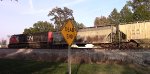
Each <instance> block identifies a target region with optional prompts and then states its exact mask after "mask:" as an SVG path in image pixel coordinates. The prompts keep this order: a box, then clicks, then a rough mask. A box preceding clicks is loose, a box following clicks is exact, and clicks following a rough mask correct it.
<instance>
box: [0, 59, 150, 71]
mask: <svg viewBox="0 0 150 74" xmlns="http://www.w3.org/2000/svg"><path fill="white" fill-rule="evenodd" d="M66 73H67V63H60V62H57V63H55V62H39V61H31V60H11V59H0V74H66ZM149 73H150V68H149V67H142V66H139V65H133V64H105V63H103V64H72V74H149Z"/></svg>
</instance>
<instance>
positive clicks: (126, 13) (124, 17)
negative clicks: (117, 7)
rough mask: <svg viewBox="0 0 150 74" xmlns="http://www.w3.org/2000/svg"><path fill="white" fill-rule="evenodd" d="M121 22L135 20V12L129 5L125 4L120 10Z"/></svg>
mask: <svg viewBox="0 0 150 74" xmlns="http://www.w3.org/2000/svg"><path fill="white" fill-rule="evenodd" d="M120 15H121V18H120V23H129V22H133V13H132V12H131V10H130V9H129V7H128V6H127V5H125V6H124V7H123V8H122V10H121V11H120Z"/></svg>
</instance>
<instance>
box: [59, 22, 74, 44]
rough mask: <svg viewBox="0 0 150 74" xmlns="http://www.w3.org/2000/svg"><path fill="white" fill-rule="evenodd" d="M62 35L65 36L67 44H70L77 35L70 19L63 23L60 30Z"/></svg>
mask: <svg viewBox="0 0 150 74" xmlns="http://www.w3.org/2000/svg"><path fill="white" fill-rule="evenodd" d="M61 33H62V35H63V37H64V38H65V40H66V42H67V43H68V45H71V44H72V43H73V41H74V38H75V37H76V35H77V32H76V29H75V27H74V25H73V24H72V21H71V20H68V21H67V23H66V24H65V25H64V27H63V29H62V30H61Z"/></svg>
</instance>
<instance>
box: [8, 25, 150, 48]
mask: <svg viewBox="0 0 150 74" xmlns="http://www.w3.org/2000/svg"><path fill="white" fill-rule="evenodd" d="M148 27H150V22H142V23H132V24H124V25H119V39H120V40H119V41H120V42H119V44H115V43H114V41H115V39H116V38H115V37H116V31H117V30H116V27H114V26H111V25H108V26H103V27H89V28H84V29H79V30H78V32H77V36H76V38H75V40H74V43H73V44H75V45H77V46H85V45H86V44H93V45H94V46H96V47H105V48H116V47H118V45H120V47H121V48H130V47H149V44H150V34H149V33H150V29H148ZM8 47H9V48H67V47H68V45H67V43H66V42H65V39H64V38H63V36H62V35H61V33H60V32H43V33H36V34H32V35H27V34H18V35H12V36H11V37H10V40H9V45H8Z"/></svg>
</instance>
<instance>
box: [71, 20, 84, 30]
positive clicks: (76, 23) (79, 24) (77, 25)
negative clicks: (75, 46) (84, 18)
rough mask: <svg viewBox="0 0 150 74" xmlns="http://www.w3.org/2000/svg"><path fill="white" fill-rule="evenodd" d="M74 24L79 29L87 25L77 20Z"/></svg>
mask: <svg viewBox="0 0 150 74" xmlns="http://www.w3.org/2000/svg"><path fill="white" fill-rule="evenodd" d="M74 26H75V27H76V30H79V29H82V28H85V27H86V26H85V25H84V24H83V23H78V22H76V21H74Z"/></svg>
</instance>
